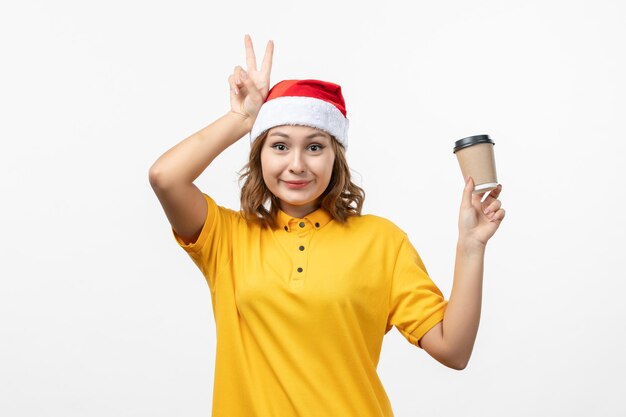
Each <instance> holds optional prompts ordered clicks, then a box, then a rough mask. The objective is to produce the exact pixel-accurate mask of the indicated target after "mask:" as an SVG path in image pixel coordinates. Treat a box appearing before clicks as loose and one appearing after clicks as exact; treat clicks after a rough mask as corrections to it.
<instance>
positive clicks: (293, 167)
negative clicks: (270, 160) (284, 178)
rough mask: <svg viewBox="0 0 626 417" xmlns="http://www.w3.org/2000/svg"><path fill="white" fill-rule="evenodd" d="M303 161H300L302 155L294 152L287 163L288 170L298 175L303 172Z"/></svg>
mask: <svg viewBox="0 0 626 417" xmlns="http://www.w3.org/2000/svg"><path fill="white" fill-rule="evenodd" d="M304 167H305V164H304V160H303V159H302V154H301V153H300V152H294V153H293V154H292V156H291V160H290V161H289V170H290V171H291V172H294V173H297V174H300V173H302V172H304Z"/></svg>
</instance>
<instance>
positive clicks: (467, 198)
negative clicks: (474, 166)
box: [462, 176, 474, 207]
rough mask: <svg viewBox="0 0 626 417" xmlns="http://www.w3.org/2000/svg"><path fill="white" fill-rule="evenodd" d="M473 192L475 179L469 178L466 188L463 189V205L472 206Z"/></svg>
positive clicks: (466, 181)
mask: <svg viewBox="0 0 626 417" xmlns="http://www.w3.org/2000/svg"><path fill="white" fill-rule="evenodd" d="M472 191H474V179H473V178H472V177H471V176H468V177H467V178H466V180H465V188H464V189H463V201H462V203H463V205H464V206H466V207H471V206H472Z"/></svg>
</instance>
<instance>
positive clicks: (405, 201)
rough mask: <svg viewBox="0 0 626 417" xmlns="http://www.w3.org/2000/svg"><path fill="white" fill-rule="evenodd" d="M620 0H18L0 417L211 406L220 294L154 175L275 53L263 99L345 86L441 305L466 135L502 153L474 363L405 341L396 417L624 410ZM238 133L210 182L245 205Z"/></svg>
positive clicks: (389, 374) (1, 95) (204, 183)
mask: <svg viewBox="0 0 626 417" xmlns="http://www.w3.org/2000/svg"><path fill="white" fill-rule="evenodd" d="M625 21H626V4H625V3H624V2H622V1H619V0H614V1H609V0H602V1H599V0H595V1H572V0H570V1H546V0H529V1H524V2H518V1H516V2H513V1H496V0H492V1H485V0H481V1H471V2H466V1H440V2H414V1H411V2H409V1H405V2H384V3H383V4H381V3H380V2H376V3H372V4H371V5H368V4H363V3H359V4H357V3H356V2H338V1H316V2H309V3H302V2H289V1H263V2H261V1H255V2H245V1H244V2H237V1H235V2H225V1H223V2H219V3H216V2H209V1H203V2H202V1H179V2H155V1H119V0H116V1H107V2H104V1H102V2H85V1H67V0H65V1H55V2H46V1H32V0H31V1H21V2H4V3H3V4H2V6H0V43H1V50H0V53H1V56H2V58H1V60H2V64H1V65H0V120H1V123H0V139H1V144H2V146H1V147H0V193H1V194H0V196H1V197H0V198H1V200H0V201H1V204H0V215H1V221H2V239H1V241H0V242H1V247H0V277H1V281H0V414H2V415H3V416H19V417H22V416H64V417H70V416H81V417H83V416H117V417H122V416H150V417H156V416H208V415H210V409H211V396H212V388H213V385H212V384H213V369H214V354H215V338H214V336H215V327H214V321H213V315H212V311H211V302H210V292H209V290H208V286H207V284H206V282H205V281H204V278H203V277H202V274H201V272H200V271H199V270H198V269H197V268H196V266H195V265H194V264H193V262H192V261H191V259H190V258H188V256H187V255H186V254H185V253H184V251H183V250H182V249H180V248H179V247H178V246H177V244H176V243H175V241H174V239H173V236H172V235H171V230H170V226H169V223H168V222H167V219H166V217H165V215H164V213H163V211H162V208H161V206H160V204H159V202H158V200H157V199H156V197H155V195H154V194H153V191H152V189H151V187H150V184H149V182H148V169H149V167H150V166H151V164H152V163H153V162H154V161H155V160H156V159H157V158H158V157H159V156H160V155H161V154H162V153H164V152H165V151H166V150H167V149H169V148H171V147H172V146H174V145H175V144H176V143H178V142H179V141H181V140H183V139H184V138H186V137H187V136H189V135H191V134H192V133H194V132H196V131H197V130H199V129H201V128H203V127H204V126H206V125H208V124H209V123H211V122H212V121H213V120H215V119H217V118H218V117H219V116H221V115H222V114H224V113H225V112H226V111H228V108H229V101H228V96H229V87H228V82H227V78H228V75H229V74H230V73H231V71H232V69H233V67H234V66H235V65H238V64H240V65H245V55H244V44H243V38H244V34H245V33H250V34H251V35H252V39H253V41H254V45H255V49H256V52H257V57H258V58H259V61H260V59H261V57H262V56H263V52H264V50H265V45H266V43H267V41H268V40H269V39H273V40H274V42H275V54H274V66H273V72H272V85H273V84H275V83H276V82H278V81H279V80H281V79H285V78H318V79H324V80H330V81H334V82H336V83H338V84H340V85H341V86H342V88H343V92H344V95H345V97H346V102H347V108H348V118H349V119H350V121H351V127H350V132H349V133H350V134H349V137H350V146H349V149H348V160H349V162H350V165H351V167H352V168H353V170H354V171H355V181H356V182H357V183H358V184H360V185H361V186H363V187H364V188H365V191H366V193H367V198H366V201H365V208H364V213H374V214H377V215H380V216H383V217H387V218H389V219H390V220H392V221H394V222H395V223H396V224H398V225H399V226H400V227H401V228H402V229H404V230H405V231H406V232H407V233H408V234H409V237H410V238H411V241H412V242H413V244H414V245H415V247H416V248H417V250H418V251H419V253H420V255H421V256H422V259H423V260H424V262H425V264H426V266H427V268H428V272H429V273H430V275H431V277H432V278H433V279H434V280H435V282H436V283H437V284H438V285H439V286H440V288H441V289H442V291H443V292H444V293H445V294H446V296H448V295H449V293H450V289H451V285H452V275H453V267H454V254H455V251H454V249H455V245H456V237H457V219H458V209H459V204H460V199H461V193H462V188H463V181H462V176H461V173H460V170H459V167H458V163H457V161H456V158H455V156H454V154H453V153H452V146H453V143H454V141H455V140H457V139H460V138H462V137H466V136H470V135H474V134H489V135H490V136H491V137H492V138H493V139H494V141H495V142H496V145H495V148H494V150H495V155H496V161H497V168H498V177H499V178H498V179H499V181H500V183H501V184H502V185H503V191H502V194H501V198H500V199H501V201H502V203H503V207H504V208H505V210H506V211H507V215H506V218H505V220H504V222H503V223H502V225H501V226H500V229H499V230H498V232H497V233H496V235H495V236H494V237H493V238H492V239H491V241H490V242H489V245H488V248H487V254H486V259H485V276H484V302H483V314H482V319H481V325H480V330H479V333H478V339H477V341H476V345H475V348H474V353H473V356H472V359H471V361H470V363H469V365H468V367H467V368H466V369H465V370H463V371H461V372H459V371H454V370H451V369H448V368H445V367H444V366H443V365H440V364H439V363H438V362H436V361H435V360H434V359H432V358H430V356H428V355H427V354H426V353H425V352H424V351H422V350H420V349H418V348H416V347H415V346H413V345H411V344H410V343H408V342H407V341H406V340H405V339H404V338H402V336H401V335H400V333H399V332H398V331H397V330H396V329H393V330H392V331H390V332H389V333H388V334H387V336H386V338H385V342H384V345H383V351H382V356H381V360H380V364H379V373H380V376H381V379H382V381H383V384H384V385H385V387H386V389H387V392H388V394H389V397H390V399H391V402H392V405H393V408H394V411H395V413H396V415H397V416H399V417H403V416H417V415H423V416H459V415H463V416H481V417H482V416H502V415H507V416H590V415H596V416H623V415H625V414H626V404H625V402H624V401H625V400H624V395H623V376H624V373H625V371H626V363H625V362H626V359H625V357H626V356H625V355H624V351H625V349H626V343H625V332H624V323H623V321H624V319H625V318H626V308H625V307H623V304H621V303H620V302H621V301H622V298H623V291H624V289H625V285H624V278H625V274H624V271H623V268H622V267H621V266H622V262H623V259H624V254H623V252H624V246H625V245H624V237H623V235H624V232H626V227H625V226H626V225H625V221H624V215H623V211H624V202H625V200H626V199H625V197H626V195H625V191H624V190H625V189H626V188H625V187H624V184H623V181H624V178H625V175H624V173H625V170H624V157H625V155H626V140H625V139H626V137H625V135H624V130H625V129H624V115H625V111H626V98H625V97H626V77H624V74H626V59H625V49H624V39H626V25H624V22H625ZM248 150H249V143H248V142H247V140H246V139H242V140H241V141H239V142H238V143H236V144H235V145H233V146H232V147H231V148H229V149H227V150H226V151H225V152H224V153H223V154H222V155H221V156H220V157H219V158H218V159H217V160H216V161H215V162H214V163H213V164H212V165H211V166H210V167H209V168H208V169H207V170H206V171H205V172H204V173H203V174H202V175H201V176H200V177H199V178H198V180H197V181H196V185H198V186H199V187H200V189H201V190H203V191H204V192H207V193H208V194H210V195H212V196H213V197H214V198H215V199H216V200H217V201H218V202H219V203H220V204H221V205H224V206H226V207H231V208H238V201H239V194H238V186H237V175H236V172H237V170H239V169H240V168H241V167H242V166H243V164H244V163H245V161H246V158H247V152H248Z"/></svg>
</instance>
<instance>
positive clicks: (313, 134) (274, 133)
mask: <svg viewBox="0 0 626 417" xmlns="http://www.w3.org/2000/svg"><path fill="white" fill-rule="evenodd" d="M270 136H282V137H284V138H290V136H289V135H287V134H285V133H282V132H272V134H271V135H270ZM316 136H321V137H323V138H326V139H328V136H326V135H325V134H323V133H320V132H315V133H312V134H310V135H309V136H305V139H311V138H314V137H316Z"/></svg>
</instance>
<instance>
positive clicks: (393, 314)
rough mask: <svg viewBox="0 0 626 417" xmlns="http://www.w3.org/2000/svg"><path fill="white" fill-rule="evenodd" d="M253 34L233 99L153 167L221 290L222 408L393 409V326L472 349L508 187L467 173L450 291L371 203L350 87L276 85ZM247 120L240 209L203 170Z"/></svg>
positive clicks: (161, 195)
mask: <svg viewBox="0 0 626 417" xmlns="http://www.w3.org/2000/svg"><path fill="white" fill-rule="evenodd" d="M245 47H246V58H247V67H248V68H247V70H244V69H243V68H241V67H240V66H237V67H235V70H234V72H233V74H232V75H230V77H229V84H230V104H231V109H230V111H228V112H227V113H226V114H225V115H223V116H222V117H220V118H219V119H217V120H216V121H215V122H213V123H212V124H210V125H209V126H207V127H205V128H204V129H202V130H200V131H199V132H197V133H195V134H193V135H192V136H190V137H189V138H187V139H185V140H184V141H182V142H180V143H179V144H177V145H176V146H174V147H173V148H172V149H170V150H168V151H167V152H166V153H165V154H163V155H162V156H161V157H160V158H159V159H158V160H157V161H156V162H155V163H154V164H153V166H152V167H151V169H150V183H151V185H152V187H153V189H154V191H155V193H156V195H157V197H158V199H159V201H160V203H161V205H162V206H163V209H164V211H165V214H166V216H167V218H168V220H169V222H170V223H171V226H172V232H173V235H174V238H175V239H176V242H177V243H178V244H179V245H180V246H181V247H182V248H183V249H184V250H185V251H186V252H187V253H188V254H189V256H190V257H191V259H192V260H193V261H194V263H195V264H196V265H197V266H198V268H199V269H200V270H201V271H202V273H203V275H204V276H205V278H206V280H207V283H208V285H209V288H210V291H211V300H212V306H213V313H214V317H215V321H216V330H217V352H216V364H215V380H214V392H213V416H214V417H226V416H228V417H240V416H241V417H244V416H245V417H250V416H262V417H266V416H281V417H285V416H315V417H318V416H359V417H369V416H371V417H374V416H376V417H381V416H392V415H393V412H392V409H391V405H390V403H389V399H388V397H387V395H386V393H385V390H384V388H383V386H382V384H381V382H380V380H379V378H378V375H377V373H376V367H377V364H378V360H379V354H380V350H381V347H382V340H383V336H384V335H385V334H386V333H387V332H388V331H389V330H390V329H391V328H392V327H393V326H395V327H396V328H397V329H398V330H399V331H400V332H401V334H402V335H403V336H404V337H405V338H406V339H407V340H408V341H409V342H410V343H412V344H414V345H415V346H417V347H420V348H423V349H424V350H425V351H426V352H427V353H428V354H429V355H431V356H432V357H433V358H435V359H436V360H438V361H439V362H441V363H442V364H444V365H446V366H448V367H451V368H454V369H463V368H464V367H465V366H466V364H467V362H468V361H469V358H470V355H471V352H472V347H473V345H474V341H475V338H476V333H477V330H478V323H479V318H480V306H481V292H482V275H483V261H484V254H485V247H486V244H487V241H488V240H489V238H491V236H493V234H494V233H495V231H496V230H497V228H498V226H499V224H500V222H501V221H502V219H503V218H504V210H503V209H502V208H501V204H500V201H499V200H498V199H497V197H498V195H499V193H500V191H501V189H502V187H501V186H498V188H497V189H496V190H493V191H492V192H491V195H489V196H487V198H486V199H485V200H484V201H482V202H481V199H482V197H483V195H482V194H473V193H472V190H473V187H474V184H473V182H472V180H471V178H470V179H468V180H467V182H466V184H465V188H464V190H463V196H462V203H461V209H460V215H459V238H458V244H457V250H456V264H455V272H454V283H453V288H452V293H451V295H450V298H449V300H448V301H446V300H445V299H444V297H443V295H442V293H441V292H440V291H439V289H438V288H437V286H436V285H435V284H434V283H433V281H432V280H431V279H430V277H429V276H428V273H427V271H426V268H425V266H424V264H423V262H422V260H421V259H420V257H419V255H418V253H417V252H416V250H415V249H414V247H413V246H412V244H411V243H410V241H409V239H408V237H407V234H406V233H404V232H403V231H402V230H401V229H400V228H398V227H397V226H396V225H394V224H393V223H391V222H390V221H388V220H386V219H384V218H381V217H378V216H374V215H361V207H362V205H363V199H364V193H363V190H362V189H361V188H359V187H358V186H356V185H355V184H353V183H352V181H351V178H350V170H349V168H348V165H347V162H346V158H345V150H346V147H347V143H348V142H347V131H348V124H349V123H348V119H347V117H346V114H347V113H346V107H345V101H344V98H343V96H342V93H341V87H340V86H339V85H337V84H334V83H330V82H325V81H321V80H285V81H282V82H280V83H278V84H276V85H275V86H274V87H272V89H271V90H270V88H269V86H270V72H271V67H272V56H273V50H274V45H273V42H272V41H270V42H269V43H268V45H267V47H266V50H265V56H264V59H263V63H262V65H261V69H260V70H257V67H256V57H255V54H254V49H253V47H252V41H251V39H250V37H249V36H248V35H246V37H245ZM248 133H250V140H251V152H250V158H249V162H248V164H247V165H246V167H245V171H244V173H243V175H242V178H243V179H244V180H245V181H244V185H243V187H242V190H241V209H240V210H238V211H235V210H231V209H228V208H225V207H222V206H219V205H218V204H216V202H215V201H214V200H213V199H212V198H211V197H210V196H209V195H207V194H204V193H202V192H201V191H200V190H199V189H198V188H197V187H196V186H195V185H194V184H193V181H194V180H195V179H196V178H197V177H198V176H199V175H200V174H201V173H202V172H203V171H204V170H205V169H206V167H207V166H208V165H209V164H210V163H211V162H212V161H213V159H214V158H215V157H217V156H218V155H219V154H220V153H221V152H222V151H223V150H224V149H226V148H227V147H228V146H230V145H231V144H233V143H234V142H235V141H237V140H239V139H240V138H241V137H243V136H244V135H247V134H248ZM215 181H219V179H215Z"/></svg>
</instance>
